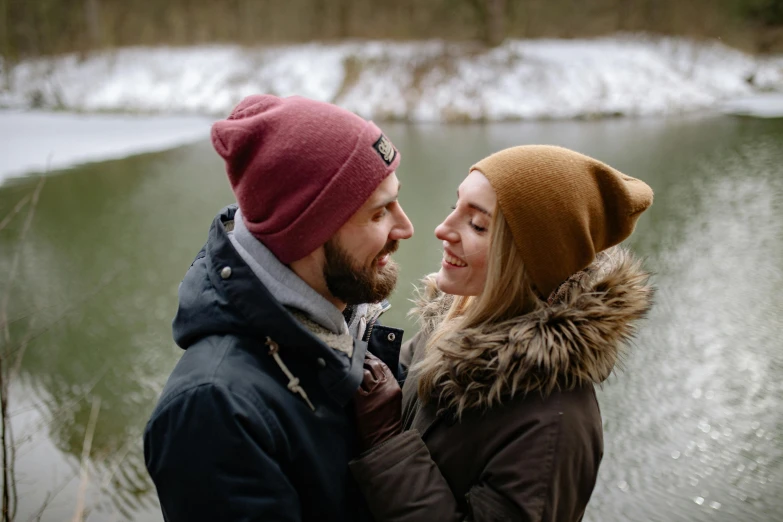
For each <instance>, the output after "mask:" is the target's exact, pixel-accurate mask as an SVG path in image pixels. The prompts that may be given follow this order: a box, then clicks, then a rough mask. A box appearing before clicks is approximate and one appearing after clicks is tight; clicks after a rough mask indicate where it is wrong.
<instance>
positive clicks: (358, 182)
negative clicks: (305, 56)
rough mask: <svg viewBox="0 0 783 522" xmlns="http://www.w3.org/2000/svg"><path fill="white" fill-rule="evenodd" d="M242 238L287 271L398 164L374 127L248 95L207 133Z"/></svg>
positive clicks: (303, 102)
mask: <svg viewBox="0 0 783 522" xmlns="http://www.w3.org/2000/svg"><path fill="white" fill-rule="evenodd" d="M212 145H213V146H214V147H215V150H216V151H217V153H218V154H220V156H221V157H222V158H223V159H224V160H225V161H226V172H227V173H228V179H229V181H230V182H231V188H232V189H233V190H234V195H235V196H236V198H237V202H238V203H239V208H240V209H241V210H242V216H243V218H244V221H245V224H246V225H247V228H248V230H249V231H250V233H251V234H253V235H254V236H255V237H256V238H257V239H258V240H259V241H261V242H262V243H263V244H264V245H265V246H266V247H267V248H268V249H269V250H271V251H272V253H273V254H274V255H275V256H276V257H277V258H278V259H279V260H280V261H281V262H282V263H285V264H288V263H291V262H292V261H296V260H298V259H301V258H303V257H305V256H306V255H307V254H309V253H310V252H312V251H313V250H315V249H316V248H318V247H319V246H321V245H323V244H324V243H326V241H327V240H328V239H329V238H330V237H332V236H333V235H334V233H335V232H337V230H338V229H339V228H340V227H341V226H343V224H344V223H345V222H346V221H348V219H349V218H350V217H351V216H352V215H353V214H354V213H355V212H356V211H357V210H359V208H360V207H361V206H362V205H363V204H364V202H365V201H367V199H368V198H369V197H370V195H371V194H372V193H373V192H374V191H375V189H376V188H378V185H380V184H381V182H382V181H383V180H384V179H385V178H386V177H387V176H388V175H389V174H391V173H392V172H394V170H396V168H397V166H398V165H399V163H400V154H399V152H398V151H397V149H395V148H394V145H392V143H391V141H389V139H388V138H386V137H385V136H384V135H383V133H382V132H381V130H380V129H379V128H378V127H376V126H375V124H373V123H372V122H368V121H365V120H364V119H362V118H360V117H359V116H357V115H355V114H354V113H352V112H349V111H347V110H345V109H342V108H340V107H337V106H336V105H332V104H329V103H323V102H318V101H314V100H309V99H307V98H302V97H299V96H292V97H290V98H278V97H277V96H271V95H253V96H248V97H247V98H245V99H244V100H242V101H241V102H240V103H239V105H237V106H236V107H235V108H234V110H233V111H232V112H231V115H230V116H229V117H228V118H227V119H225V120H220V121H218V122H215V124H214V125H213V126H212Z"/></svg>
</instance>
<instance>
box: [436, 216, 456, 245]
mask: <svg viewBox="0 0 783 522" xmlns="http://www.w3.org/2000/svg"><path fill="white" fill-rule="evenodd" d="M447 221H448V220H446V221H444V222H443V223H441V224H440V225H438V226H437V227H435V237H437V238H438V239H440V240H441V241H448V242H449V243H458V242H459V234H458V233H457V231H456V230H454V229H453V228H452V227H450V226H449V224H448V223H447Z"/></svg>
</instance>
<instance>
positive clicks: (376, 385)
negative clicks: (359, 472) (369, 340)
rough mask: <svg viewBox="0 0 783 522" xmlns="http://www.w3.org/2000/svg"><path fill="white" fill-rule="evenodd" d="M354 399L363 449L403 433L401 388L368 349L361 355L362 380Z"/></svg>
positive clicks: (385, 367)
mask: <svg viewBox="0 0 783 522" xmlns="http://www.w3.org/2000/svg"><path fill="white" fill-rule="evenodd" d="M354 401H355V404H356V426H357V429H358V431H359V444H360V446H361V448H362V451H365V450H368V449H370V448H373V447H375V446H377V445H378V444H381V443H383V442H386V441H387V440H389V439H390V438H392V437H394V436H395V435H397V434H398V433H401V432H402V390H401V389H400V385H399V384H397V380H396V379H395V378H394V375H392V372H391V370H390V369H389V367H388V366H386V365H385V364H384V363H383V361H381V360H380V359H378V358H377V357H375V356H374V355H373V354H371V353H370V352H367V355H366V356H365V358H364V379H363V380H362V384H361V386H359V389H358V390H357V391H356V395H355V398H354Z"/></svg>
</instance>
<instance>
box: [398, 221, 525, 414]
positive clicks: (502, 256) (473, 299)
mask: <svg viewBox="0 0 783 522" xmlns="http://www.w3.org/2000/svg"><path fill="white" fill-rule="evenodd" d="M493 216H494V217H493V220H492V224H491V225H490V240H489V252H488V254H487V279H486V281H485V282H484V289H483V290H482V292H481V294H479V295H477V296H455V298H454V301H453V303H452V304H451V307H450V308H449V310H448V312H447V313H446V316H445V317H444V319H443V320H442V321H441V323H440V324H439V325H438V326H437V327H435V329H434V330H433V332H432V335H431V336H430V338H429V341H428V342H427V346H426V347H425V350H426V353H425V355H424V358H423V359H422V360H421V361H420V362H419V363H418V364H417V365H416V366H414V368H413V369H412V371H413V372H416V373H418V374H419V397H420V399H421V400H422V402H425V403H426V402H427V401H428V400H429V399H430V397H431V396H432V393H433V391H434V390H435V388H436V387H437V384H438V383H437V382H436V381H435V375H436V373H437V369H438V368H437V365H439V364H441V362H442V359H441V358H440V357H438V356H437V354H436V353H435V352H436V350H439V347H438V346H439V345H443V344H444V343H445V344H448V342H449V338H450V337H452V336H459V335H460V334H461V332H463V331H465V330H467V329H471V328H476V327H480V326H481V325H484V324H492V323H498V322H502V321H505V320H507V319H512V318H514V317H517V316H520V315H524V314H528V313H530V312H533V311H535V310H536V309H538V308H539V307H540V306H541V300H540V299H539V298H538V295H537V294H536V291H535V290H534V287H533V285H532V284H531V282H530V280H529V278H528V276H527V273H526V271H525V266H524V263H523V262H522V256H521V255H520V253H519V250H518V249H517V246H516V243H515V242H514V236H512V234H511V228H510V227H509V226H508V223H507V222H506V218H505V217H504V216H503V213H502V212H501V211H500V207H496V208H495V211H494V212H493Z"/></svg>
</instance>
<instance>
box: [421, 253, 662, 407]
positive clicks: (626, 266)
mask: <svg viewBox="0 0 783 522" xmlns="http://www.w3.org/2000/svg"><path fill="white" fill-rule="evenodd" d="M649 278H650V274H649V273H648V272H646V271H645V270H644V269H643V267H642V263H641V261H639V260H638V259H636V258H635V257H634V256H633V255H632V254H631V253H629V252H628V251H627V250H624V249H622V248H620V247H614V248H612V249H610V250H607V251H605V252H602V253H600V254H599V255H598V256H597V258H596V260H595V262H593V264H592V265H590V266H589V267H588V268H586V269H585V270H583V271H582V272H579V273H578V274H576V275H574V276H572V277H571V278H570V279H568V280H567V281H566V282H565V283H563V285H561V286H560V288H558V289H557V290H556V291H555V292H554V293H553V294H552V297H550V299H549V302H548V303H547V304H545V305H544V306H542V307H541V309H539V310H536V311H535V312H532V313H530V314H527V315H523V316H520V317H516V318H514V319H511V320H508V321H504V322H502V323H496V324H488V325H483V326H480V327H477V328H472V329H469V330H466V331H461V332H459V333H455V334H447V335H445V336H443V337H441V339H440V340H439V341H438V343H437V344H436V345H434V346H430V347H428V349H427V352H426V353H425V354H424V357H423V358H422V360H421V361H420V362H419V363H418V364H417V365H416V366H415V367H414V369H413V371H414V372H416V373H418V374H419V375H421V374H422V373H428V374H429V375H431V376H432V378H433V382H434V383H435V387H434V395H435V396H436V397H437V398H438V403H439V406H440V407H441V408H447V409H454V410H456V413H457V415H461V413H462V412H463V411H464V410H466V409H472V408H479V409H482V408H489V407H491V406H493V405H495V404H498V403H500V402H502V401H503V400H505V399H508V398H510V397H513V396H514V395H516V394H518V393H528V392H534V391H536V392H540V393H541V394H542V395H544V396H546V395H548V394H549V393H551V392H552V391H553V390H555V389H573V388H576V387H578V386H581V385H585V384H588V383H595V384H597V383H601V382H603V381H604V380H605V379H606V378H607V377H608V376H609V374H610V373H611V372H612V370H613V368H614V367H615V364H616V363H617V361H618V358H619V357H620V355H621V351H622V348H623V346H624V345H625V344H627V343H628V342H629V341H631V339H632V338H633V336H634V334H635V323H636V321H637V320H638V319H641V318H643V317H644V316H645V314H646V313H647V312H648V311H649V310H650V307H651V306H652V298H653V293H654V292H653V287H652V286H651V284H650V282H649ZM424 283H425V284H424V287H423V288H422V289H421V290H420V292H419V295H418V296H417V297H418V298H417V300H416V308H414V310H413V311H412V314H413V315H414V316H417V317H418V319H419V321H420V323H421V328H422V332H424V335H425V336H426V337H429V334H431V333H432V331H433V330H434V329H435V328H436V327H437V326H438V325H439V324H440V322H441V321H442V320H443V319H444V317H445V315H446V312H447V311H448V309H449V306H451V303H452V301H453V296H451V295H447V294H443V293H442V292H440V291H439V290H437V288H436V287H435V283H434V278H433V277H432V276H429V277H427V278H425V280H424Z"/></svg>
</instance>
